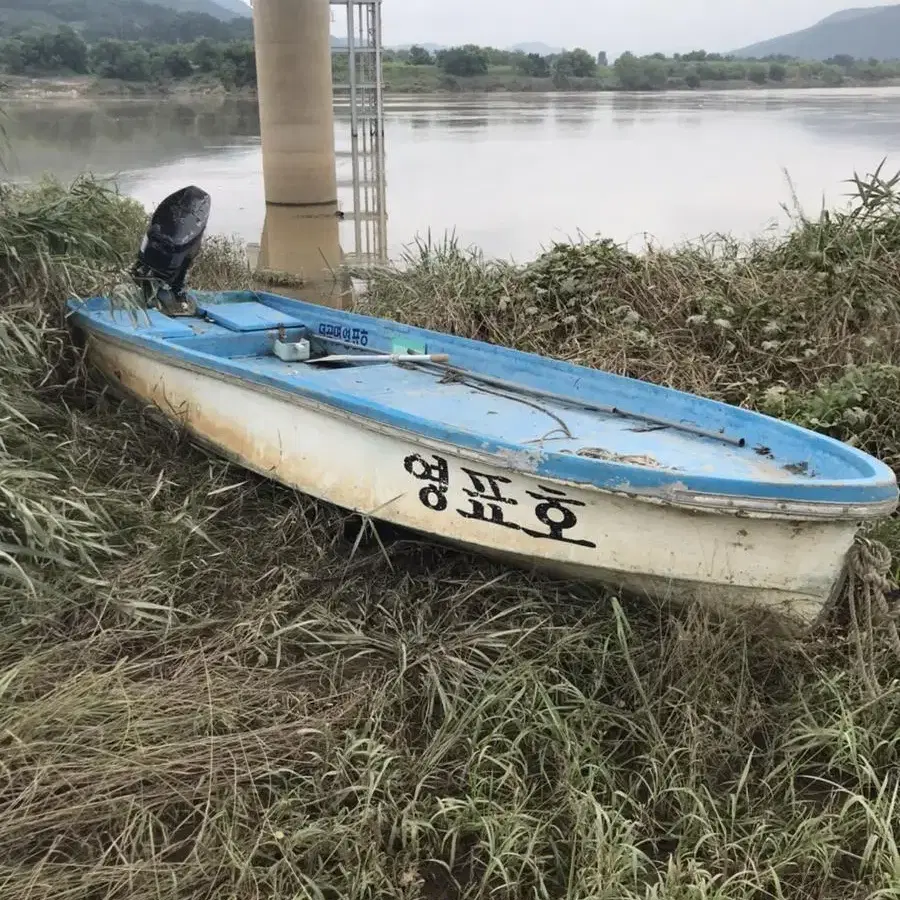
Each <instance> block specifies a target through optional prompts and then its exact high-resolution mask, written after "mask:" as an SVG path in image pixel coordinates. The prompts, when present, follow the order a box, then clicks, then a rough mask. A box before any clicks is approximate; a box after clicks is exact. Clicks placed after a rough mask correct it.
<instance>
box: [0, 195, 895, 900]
mask: <svg viewBox="0 0 900 900" xmlns="http://www.w3.org/2000/svg"><path fill="white" fill-rule="evenodd" d="M874 183H875V180H873V182H872V184H874ZM867 184H868V183H867ZM875 186H876V187H877V184H876V185H875ZM892 204H893V201H892V200H890V199H879V195H878V193H877V191H876V192H874V193H870V194H866V195H865V196H863V194H862V192H861V196H860V202H859V205H858V206H857V208H856V211H855V213H853V214H852V215H853V216H854V218H848V216H849V215H851V214H847V215H836V214H835V215H829V216H823V217H822V219H820V220H817V221H812V222H800V223H798V226H797V230H796V231H795V233H794V234H793V235H792V236H791V238H790V239H789V240H788V241H786V242H784V243H783V244H780V245H771V246H763V245H759V246H753V247H749V248H748V247H743V248H738V247H729V246H727V245H725V246H723V247H719V248H718V250H717V254H715V256H716V257H717V258H713V257H712V256H710V255H708V254H706V253H703V252H700V251H697V250H689V249H683V250H678V251H675V252H671V253H659V252H655V253H651V254H649V255H647V256H631V255H628V254H626V253H624V252H623V251H621V250H620V249H618V248H616V247H615V246H613V245H611V244H609V243H604V242H597V243H589V244H584V245H582V246H558V247H554V248H553V249H552V250H550V251H549V252H548V253H547V254H545V255H544V256H543V257H541V258H540V259H538V260H536V261H535V262H534V263H532V264H531V265H529V266H525V267H519V268H512V267H508V266H501V265H495V264H492V263H488V262H485V261H483V260H481V259H479V258H477V257H473V256H471V255H467V254H464V253H462V252H461V251H460V250H459V249H458V248H457V247H455V246H448V247H444V248H438V249H434V248H430V249H428V250H427V252H423V254H422V255H421V257H419V258H417V259H411V260H409V263H410V264H409V265H408V266H407V267H406V270H405V271H404V272H403V273H402V274H399V273H394V272H390V271H387V272H382V273H378V274H376V276H375V278H374V280H373V283H372V287H371V292H370V294H369V297H368V300H367V304H368V305H369V308H370V309H373V310H375V311H377V312H379V313H382V314H389V315H396V316H398V317H400V318H403V319H405V320H407V321H415V322H416V323H419V324H426V325H429V326H436V327H440V328H446V329H450V330H454V331H457V332H459V333H465V334H471V335H476V336H479V337H484V338H487V339H489V340H495V341H502V342H504V343H512V344H515V345H517V346H520V347H523V348H526V349H533V350H539V351H542V352H546V353H550V354H552V355H555V356H561V357H564V358H569V359H575V360H579V361H582V362H587V363H589V364H594V365H604V366H608V367H610V368H613V369H615V370H617V371H623V372H628V373H629V374H633V375H637V376H639V377H649V378H655V379H658V380H661V381H665V382H668V383H671V384H677V385H679V386H682V387H689V388H691V389H695V390H700V391H703V392H705V393H708V394H711V395H715V396H721V397H725V398H728V399H731V400H732V401H736V402H744V403H748V404H756V405H760V406H769V405H776V406H778V408H779V409H780V410H781V411H782V412H783V413H784V414H786V415H789V416H792V417H794V418H797V419H802V420H803V421H805V422H806V423H807V424H810V425H812V426H813V427H820V428H822V429H823V430H827V431H830V432H832V433H836V434H838V435H839V436H841V437H844V438H845V439H853V440H855V441H857V442H858V443H859V444H861V445H863V446H866V447H868V448H874V449H877V450H879V451H880V452H882V453H883V454H884V455H885V456H886V457H888V458H890V459H891V460H896V459H897V458H898V450H897V448H898V444H897V439H896V432H895V428H896V426H895V424H894V422H895V417H894V415H893V410H894V407H895V404H896V402H897V398H898V383H897V380H896V375H895V369H896V367H897V366H900V360H898V359H897V358H896V357H897V354H898V352H900V351H898V350H897V349H895V348H896V347H897V340H896V338H897V332H896V329H897V321H896V316H897V309H898V300H900V287H898V281H897V278H896V272H897V265H898V259H900V246H898V245H897V240H896V235H897V234H898V233H900V226H898V225H897V222H898V221H900V220H898V218H897V217H896V215H895V211H894V207H893V205H892ZM0 206H2V208H0V253H2V254H3V260H4V265H3V267H2V269H0V296H2V302H0V897H3V898H10V900H25V898H28V900H32V898H34V900H37V898H46V900H50V898H53V900H76V898H77V900H82V898H91V900H95V898H136V900H151V898H154V900H155V898H166V900H176V898H177V900H183V898H191V900H200V898H208V897H222V898H240V900H245V898H253V900H256V898H266V900H273V898H279V900H280V898H291V900H293V898H316V900H322V898H327V900H332V898H334V900H337V898H341V900H344V898H349V900H355V898H359V900H363V898H366V900H370V898H397V900H401V898H402V900H412V898H429V900H430V898H517V900H518V898H554V900H556V898H571V900H576V898H577V900H589V898H590V900H594V898H598V900H599V898H610V900H612V898H616V900H618V898H638V897H641V898H659V900H661V898H667V900H669V898H671V900H675V898H677V900H681V898H722V900H725V898H727V900H744V898H746V900H751V898H752V900H759V898H769V897H773V898H807V897H808V898H836V900H837V898H840V900H846V898H849V897H860V898H862V897H867V898H869V897H871V898H889V897H895V896H897V895H898V892H900V824H898V823H900V810H898V792H900V776H898V772H900V682H898V681H897V677H896V673H897V665H898V660H897V657H896V656H895V655H894V651H893V648H892V645H891V641H890V638H889V634H888V632H889V629H888V628H887V627H886V626H887V624H888V623H885V622H882V623H880V624H879V627H878V628H876V629H875V630H874V631H873V632H872V634H871V636H870V637H867V642H866V643H865V646H863V647H862V648H860V646H858V644H857V643H856V642H855V641H854V638H853V631H852V629H851V628H850V627H848V625H847V623H846V621H844V619H843V618H842V616H841V615H840V613H837V614H836V616H835V620H834V621H833V622H832V623H831V627H830V628H829V629H828V630H827V632H826V633H823V634H819V635H817V636H815V637H814V638H811V639H808V640H804V641H795V642H785V641H776V640H774V639H773V638H770V637H767V636H766V635H764V634H760V633H757V632H756V631H754V630H753V629H751V628H748V627H746V626H745V625H743V624H742V623H741V622H740V621H730V622H723V621H719V620H713V619H710V618H708V617H707V615H706V614H705V613H704V612H702V611H701V610H700V609H668V608H665V607H656V606H653V605H651V604H646V603H644V604H641V603H633V602H630V601H626V600H622V599H617V598H615V597H609V596H605V595H601V594H600V593H599V592H597V591H595V590H592V589H587V588H578V587H575V586H573V585H569V584H563V583H557V582H553V581H550V580H546V579H539V578H532V577H529V576H526V575H524V574H522V573H519V572H515V571H508V570H506V569H504V568H501V567H499V566H495V565H493V564H490V563H488V562H485V561H483V560H481V559H477V558H470V557H467V556H465V555H462V554H459V553H456V552H452V551H449V550H444V549H440V548H437V547H433V546H428V545H424V544H419V543H415V542H410V541H408V540H405V539H401V540H399V541H397V542H396V543H394V544H392V545H390V546H389V547H388V549H387V550H386V551H385V550H383V549H382V548H381V547H380V546H379V545H378V544H377V543H372V544H371V545H368V544H365V543H364V544H363V545H361V547H357V548H356V549H354V541H353V540H352V538H353V534H352V532H350V533H349V534H348V532H347V529H346V528H345V524H346V523H345V522H344V521H343V518H342V515H341V513H340V512H339V511H337V510H335V509H332V508H330V507H328V506H326V505H323V504H316V503H313V502H311V501H309V500H307V499H305V498H303V497H301V496H297V495H295V494H293V493H292V492H290V491H288V490H286V489H284V488H282V487H279V486H278V485H275V484H273V483H271V482H268V481H265V480H263V479H260V478H257V477H256V476H254V475H250V474H248V473H246V472H244V471H242V470H239V469H236V468H234V467H232V466H229V465H227V464H225V463H223V462H222V461H220V460H218V459H215V458H211V457H209V456H207V455H205V454H204V453H202V452H201V451H199V450H198V449H196V448H195V447H193V446H192V445H191V444H190V442H189V441H187V439H186V438H185V437H184V435H182V434H180V433H178V432H177V431H175V430H174V429H172V428H171V427H167V426H161V425H160V424H158V423H156V422H154V421H151V419H150V418H149V417H148V416H146V415H145V414H144V412H143V411H142V410H140V409H138V408H136V407H134V406H132V405H128V404H120V403H117V402H115V401H114V400H113V399H111V398H110V397H109V396H108V395H107V394H106V393H105V391H104V388H103V385H102V384H101V383H98V382H95V381H94V380H93V378H92V376H91V375H90V373H89V372H86V371H84V370H83V369H82V367H81V366H80V365H79V360H78V357H77V354H76V352H75V350H74V349H73V348H72V346H71V344H70V342H69V341H68V338H67V336H66V333H65V331H64V328H63V323H62V320H61V316H60V312H59V311H60V302H61V300H62V299H63V298H64V296H65V294H66V293H67V292H68V291H74V292H76V293H80V294H87V293H92V292H94V291H97V290H101V289H112V288H113V287H114V286H115V285H116V284H118V283H119V282H120V281H121V280H122V278H123V276H122V271H123V268H124V266H126V265H127V264H129V263H130V262H131V254H132V252H133V250H134V248H135V247H136V245H137V240H138V237H139V234H140V231H141V229H142V228H143V224H144V223H143V215H142V214H140V212H139V211H138V210H137V209H136V208H135V207H134V205H133V204H130V203H128V202H127V201H125V200H123V199H122V198H120V197H118V196H117V195H116V194H115V193H113V192H111V191H109V190H108V189H106V188H105V187H103V186H102V185H99V184H97V183H95V182H93V181H79V182H77V183H76V184H75V185H73V186H71V187H70V188H63V187H60V186H59V185H52V184H48V185H44V186H41V187H39V188H38V189H36V190H35V191H25V192H23V191H19V190H6V191H5V192H4V193H3V195H2V197H0ZM722 251H725V252H722ZM242 277H244V276H243V273H242V267H241V264H240V262H239V260H236V259H235V257H234V254H233V253H232V251H231V248H230V247H229V246H228V245H226V244H221V243H218V244H216V243H214V244H213V245H212V246H211V247H209V248H208V251H207V252H206V253H205V256H204V260H203V262H202V264H201V266H200V267H199V268H198V271H197V273H196V276H195V281H199V282H201V283H202V284H203V285H204V286H208V287H213V286H220V285H224V284H234V283H235V282H236V281H237V280H238V279H240V278H242ZM773 341H777V342H778V346H777V347H768V349H767V348H766V347H765V346H764V345H765V344H767V343H768V342H773ZM895 464H896V463H895ZM892 530H893V526H888V527H887V528H886V529H883V530H882V532H881V533H880V537H882V538H883V539H886V540H888V541H891V542H892V543H896V542H894V541H892V537H891V535H892ZM859 633H860V632H859V630H857V637H858V636H859ZM861 653H862V656H861V655H860V654H861ZM861 660H862V663H864V666H863V665H861Z"/></svg>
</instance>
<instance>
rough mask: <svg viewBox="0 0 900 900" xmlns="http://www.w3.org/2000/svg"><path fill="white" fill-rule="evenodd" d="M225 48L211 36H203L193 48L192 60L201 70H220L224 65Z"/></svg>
mask: <svg viewBox="0 0 900 900" xmlns="http://www.w3.org/2000/svg"><path fill="white" fill-rule="evenodd" d="M222 59H223V48H222V45H221V44H217V43H215V42H214V41H211V40H210V39H209V38H201V39H200V40H199V41H197V43H196V44H194V46H193V47H192V48H191V60H192V62H193V63H194V65H195V66H196V67H197V68H198V69H199V70H200V71H201V72H218V71H219V69H220V68H221V67H222Z"/></svg>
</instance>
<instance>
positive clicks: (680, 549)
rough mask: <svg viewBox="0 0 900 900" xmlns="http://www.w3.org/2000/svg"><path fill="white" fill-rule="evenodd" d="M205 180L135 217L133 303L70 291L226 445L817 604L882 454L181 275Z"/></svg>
mask: <svg viewBox="0 0 900 900" xmlns="http://www.w3.org/2000/svg"><path fill="white" fill-rule="evenodd" d="M208 211H209V197H208V195H206V194H205V193H204V192H203V191H201V190H199V189H198V188H193V187H192V188H185V189H183V190H182V191H180V192H177V193H176V194H175V195H173V196H172V197H170V198H168V199H167V200H166V201H164V202H163V204H162V205H161V206H160V208H159V209H158V210H157V211H156V213H155V214H154V216H153V218H152V219H151V223H150V227H149V229H148V233H147V236H146V237H145V239H144V241H143V243H142V246H141V250H140V253H139V256H138V262H137V263H136V265H135V268H134V271H133V274H134V278H135V281H136V283H137V284H140V285H141V297H142V298H143V299H142V302H141V304H138V305H137V307H138V308H127V307H124V306H122V305H121V304H119V303H117V302H116V301H115V300H114V298H113V297H111V296H97V297H92V298H88V299H74V298H73V299H71V300H70V301H69V314H70V319H71V323H72V326H73V328H74V329H75V331H76V332H77V333H78V334H79V335H80V336H81V337H82V339H83V342H84V346H85V350H86V354H87V358H88V360H89V361H90V362H91V364H92V365H94V366H96V367H97V369H98V370H99V371H100V372H102V373H103V375H104V377H105V378H106V379H108V381H109V382H110V383H111V384H112V385H114V386H115V387H116V388H117V389H119V390H120V391H123V392H124V393H126V394H127V395H130V396H132V397H135V398H138V399H139V400H140V401H143V402H147V403H150V404H153V405H155V406H156V407H157V408H158V409H159V410H160V411H161V412H162V414H163V415H165V416H166V417H168V418H169V419H171V420H173V421H176V422H179V423H181V424H182V425H183V426H184V427H185V428H186V429H187V430H188V431H189V432H190V433H192V434H193V435H194V436H196V438H197V439H199V440H200V441H201V442H202V443H204V444H206V445H208V446H210V447H212V448H214V449H215V450H216V451H217V452H219V453H220V454H222V455H223V456H224V457H227V458H229V459H231V460H233V461H235V462H237V463H239V464H240V465H241V466H244V467H246V468H247V469H250V470H253V471H255V472H257V473H261V474H263V475H265V476H268V477H270V478H272V479H275V480H277V481H278V482H281V483H283V484H285V485H288V486H290V487H291V488H294V489H297V490H298V491H301V492H303V493H305V494H308V495H311V496H313V497H316V498H320V499H321V500H324V501H328V502H330V503H332V504H335V505H337V506H339V507H342V508H344V509H346V510H350V511H353V512H355V513H358V514H362V515H364V516H368V517H371V518H373V519H375V520H382V521H384V522H387V523H391V524H394V525H398V526H402V527H405V528H408V529H411V530H413V531H415V532H419V533H421V534H423V535H426V536H428V537H430V538H434V539H437V540H439V541H445V542H450V543H452V544H455V545H459V546H462V547H466V548H469V549H472V550H475V551H479V552H483V553H487V554H490V555H492V556H497V557H500V558H502V559H505V560H508V561H510V562H512V563H514V564H516V565H520V566H526V567H538V568H543V569H547V570H549V571H551V572H555V573H558V574H560V575H564V576H566V577H573V578H576V579H582V580H583V579H587V580H592V581H599V582H601V583H603V584H606V585H609V586H610V587H612V588H614V589H617V590H621V591H625V592H630V593H636V594H643V595H647V596H650V597H653V598H663V599H664V598H671V599H675V600H691V601H693V600H699V601H702V602H712V603H714V604H716V605H718V606H725V607H729V608H731V607H759V608H764V609H765V610H768V611H769V612H775V613H778V614H779V615H784V616H787V617H789V618H791V619H793V620H795V621H798V622H800V623H802V624H804V625H809V624H812V623H814V622H815V621H816V620H817V618H819V617H820V616H821V615H822V613H823V610H824V609H825V608H826V607H827V606H828V604H829V601H830V600H831V599H832V598H833V597H834V596H835V595H836V592H837V591H838V590H839V589H840V586H841V584H842V579H843V577H844V572H845V568H846V564H847V557H848V553H849V551H850V549H851V547H852V544H853V542H854V538H855V535H856V534H857V531H858V530H859V528H860V527H861V526H862V524H863V523H864V522H865V521H866V520H871V519H876V518H880V517H886V516H889V515H890V514H891V513H893V511H894V510H895V508H896V506H897V500H898V489H897V481H896V478H895V476H894V473H893V471H892V470H891V469H890V468H889V467H888V466H886V465H884V464H883V463H882V462H880V461H878V460H877V459H874V458H872V457H871V456H869V455H867V454H866V453H863V452H861V451H860V450H858V449H856V448H854V447H851V446H848V445H846V444H843V443H841V442H839V441H836V440H833V439H831V438H829V437H827V436H824V435H820V434H816V433H814V432H811V431H808V430H806V429H803V428H800V427H798V426H796V425H794V424H791V423H788V422H785V421H781V420H778V419H774V418H770V417H767V416H764V415H760V414H758V413H756V412H753V411H750V410H746V409H741V408H737V407H734V406H730V405H727V404H724V403H720V402H716V401H713V400H710V399H706V398H702V397H698V396H694V395H692V394H688V393H683V392H679V391H676V390H672V389H670V388H667V387H662V386H659V385H655V384H651V383H647V382H643V381H639V380H636V379H631V378H626V377H621V376H617V375H613V374H610V373H608V372H603V371H599V370H594V369H589V368H585V367H582V366H578V365H573V364H571V363H567V362H562V361H558V360H554V359H549V358H544V357H541V356H538V355H534V354H530V353H524V352H520V351H517V350H513V349H508V348H505V347H501V346H495V345H493V344H489V343H485V342H480V341H475V340H469V339H466V338H463V337H458V336H453V335H449V334H443V333H439V332H435V331H429V330H424V329H421V328H414V327H410V326H407V325H404V324H401V323H398V322H394V321H389V320H386V319H381V318H373V317H370V316H365V315H360V314H357V313H354V312H347V311H339V310H334V309H329V308H325V307H322V306H320V305H317V304H313V303H307V302H304V301H301V300H296V299H292V298H288V297H282V296H278V295H276V294H273V293H267V292H260V291H243V290H234V291H225V292H201V291H194V290H190V289H188V288H187V287H186V286H185V282H186V276H187V271H188V269H189V267H190V265H191V263H192V261H193V259H194V258H195V256H196V254H197V252H198V251H199V248H200V244H201V242H202V238H203V233H204V231H205V228H206V221H207V217H208Z"/></svg>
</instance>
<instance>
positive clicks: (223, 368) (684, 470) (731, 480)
mask: <svg viewBox="0 0 900 900" xmlns="http://www.w3.org/2000/svg"><path fill="white" fill-rule="evenodd" d="M197 296H198V299H200V301H201V303H200V310H201V312H200V315H199V316H198V317H195V318H189V317H185V318H178V319H172V318H167V317H166V316H164V315H162V314H161V313H159V312H156V311H150V312H149V315H148V314H147V313H145V312H140V313H137V314H135V313H133V312H129V311H124V310H112V309H110V307H109V304H108V301H106V303H105V305H104V303H103V302H102V301H101V299H100V298H95V299H94V300H92V301H88V304H89V307H88V312H87V315H88V316H89V317H90V319H91V321H92V322H93V323H94V325H95V326H99V327H101V329H103V330H106V331H108V332H110V333H112V334H114V335H115V336H117V337H119V338H122V339H126V340H129V341H136V342H139V343H142V344H145V345H146V346H148V347H150V348H155V349H158V350H159V351H161V352H163V353H165V354H168V355H171V356H172V357H173V361H174V360H175V359H177V358H181V359H183V360H185V361H186V362H190V363H193V364H194V365H199V366H201V367H205V368H207V369H209V370H211V371H213V372H216V373H219V374H221V375H225V376H230V377H234V378H238V379H242V380H246V381H248V382H252V383H256V384H258V385H259V386H261V387H262V386H267V387H269V388H274V389H277V390H280V391H284V392H287V393H290V394H294V395H297V396H298V397H305V398H307V399H309V400H314V401H319V402H322V403H325V404H327V405H330V406H332V407H335V408H337V409H340V410H342V411H344V412H347V413H349V414H352V415H359V416H362V417H365V418H369V419H374V420H375V421H377V422H380V423H382V424H385V425H388V426H390V427H394V428H397V429H399V430H402V431H406V432H410V433H414V434H420V435H422V436H423V437H430V438H433V439H437V440H440V441H442V442H445V443H450V444H457V445H459V446H461V447H464V448H467V449H469V450H473V451H476V452H482V453H485V454H488V455H492V456H494V457H498V458H503V459H505V460H506V461H507V462H508V463H510V464H512V465H513V467H516V466H517V465H518V464H519V463H521V465H522V466H523V467H525V468H527V469H528V470H530V471H534V472H536V473H538V474H542V475H545V476H547V477H555V478H560V479H563V480H572V481H582V482H590V483H593V484H595V485H597V486H604V487H611V488H620V489H621V488H637V489H638V490H640V489H642V488H648V489H656V488H658V487H660V486H664V485H666V484H669V485H673V486H678V487H679V488H680V489H684V490H690V491H694V492H707V493H716V494H719V495H726V496H742V497H753V496H756V497H764V498H768V499H776V500H792V501H804V502H809V501H818V502H829V503H847V502H854V503H872V502H884V501H885V499H887V498H890V497H892V496H895V495H896V482H895V479H894V476H893V473H892V472H891V471H890V470H889V469H888V468H887V467H886V466H883V465H882V464H880V463H878V462H877V461H876V460H872V459H871V457H868V456H866V455H865V454H862V453H860V452H859V451H856V450H855V449H853V448H850V447H847V446H845V445H843V444H840V443H839V442H837V441H832V440H830V439H828V438H825V437H823V436H821V435H815V434H812V433H811V432H808V431H805V430H803V429H800V428H797V427H795V426H793V425H790V424H788V423H785V422H781V421H778V420H775V419H770V418H767V417H764V416H759V415H757V414H755V413H752V412H750V411H747V410H742V409H738V408H735V407H732V406H728V405H726V404H722V403H717V402H715V401H712V400H708V399H705V398H701V397H697V396H694V395H691V394H685V393H681V392H678V391H672V390H670V389H667V388H664V387H661V386H658V385H653V384H648V383H646V382H641V381H637V380H634V379H628V378H621V377H619V376H616V375H612V374H610V373H606V372H601V371H598V370H592V369H585V368H583V367H579V366H574V365H571V364H568V363H564V362H560V361H556V360H551V359H546V358H543V357H538V356H534V355H532V354H525V353H520V352H517V351H514V350H509V349H507V348H504V347H497V346H495V345H492V344H487V343H483V342H476V341H470V340H466V339H464V338H459V337H455V336H451V335H444V334H439V333H436V332H430V331H424V330H420V329H414V328H410V327H408V326H403V325H400V324H398V323H393V322H388V321H386V320H381V319H371V318H368V317H365V316H359V315H356V314H352V313H345V312H338V311H335V310H330V309H323V308H322V307H317V306H313V305H311V304H306V303H302V302H300V301H294V300H290V299H288V298H281V297H275V296H273V295H268V294H251V293H249V292H244V293H237V292H235V293H232V294H228V295H221V294H219V295H197ZM279 327H283V328H284V329H286V331H285V337H286V338H287V339H288V340H297V339H299V338H300V337H307V338H309V339H310V342H311V345H312V347H313V352H314V356H320V355H330V354H362V355H371V354H384V353H392V352H393V353H397V352H400V353H446V354H448V355H449V357H450V362H449V366H450V368H449V369H447V368H446V367H440V366H433V365H429V366H427V367H426V366H423V365H422V364H408V365H402V364H401V365H395V364H377V365H371V364H364V363H358V364H354V363H348V364H340V365H338V366H336V367H335V366H332V365H318V364H310V363H307V362H284V361H282V360H281V359H279V358H278V357H277V356H275V354H274V350H273V343H274V338H275V335H276V333H277V331H276V329H278V328H279ZM460 377H461V378H462V380H461V381H460V380H459V379H460ZM482 378H483V380H479V379H482ZM498 380H499V381H502V382H503V384H499V383H498ZM541 392H544V393H543V395H541ZM548 394H549V395H552V396H547V395H548ZM591 406H593V407H603V408H604V409H603V410H601V409H597V408H593V409H591V408H587V407H591ZM613 408H614V409H613ZM604 410H605V411H604ZM629 413H634V414H636V415H630V414H629ZM665 423H668V424H665Z"/></svg>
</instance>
